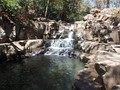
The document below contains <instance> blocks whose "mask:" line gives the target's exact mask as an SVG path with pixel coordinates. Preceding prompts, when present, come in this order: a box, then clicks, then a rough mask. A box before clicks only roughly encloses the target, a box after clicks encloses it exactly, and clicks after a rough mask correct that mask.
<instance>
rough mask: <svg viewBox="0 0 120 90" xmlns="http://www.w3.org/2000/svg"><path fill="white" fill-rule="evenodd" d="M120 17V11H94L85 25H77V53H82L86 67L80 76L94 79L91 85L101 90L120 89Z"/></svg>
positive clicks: (83, 22)
mask: <svg viewBox="0 0 120 90" xmlns="http://www.w3.org/2000/svg"><path fill="white" fill-rule="evenodd" d="M115 14H116V16H115ZM119 15H120V8H116V9H107V8H106V9H103V10H99V9H91V11H90V14H88V15H86V16H85V17H84V20H83V21H77V22H75V26H76V28H75V30H76V37H75V38H76V39H77V40H78V42H77V49H79V50H80V51H81V53H80V59H81V60H82V61H83V62H85V63H86V64H85V69H84V70H82V71H80V72H79V74H83V76H84V78H86V77H91V80H90V81H93V82H94V83H95V84H94V85H95V87H96V88H99V90H104V89H105V90H119V89H120V70H119V67H120V59H119V58H120V47H119V46H120V45H119V44H120V33H119V32H120V17H119ZM85 73H87V75H86V74H85ZM86 79H87V80H88V79H89V78H86ZM101 85H102V86H101Z"/></svg>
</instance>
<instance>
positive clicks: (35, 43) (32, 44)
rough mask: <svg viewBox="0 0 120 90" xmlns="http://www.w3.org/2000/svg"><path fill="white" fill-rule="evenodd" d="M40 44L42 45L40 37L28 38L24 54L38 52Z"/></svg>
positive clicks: (28, 54) (29, 54)
mask: <svg viewBox="0 0 120 90" xmlns="http://www.w3.org/2000/svg"><path fill="white" fill-rule="evenodd" d="M42 46H43V40H42V39H35V40H28V41H27V42H26V44H25V47H24V49H25V51H26V56H32V55H35V54H39V53H40V51H41V47H42Z"/></svg>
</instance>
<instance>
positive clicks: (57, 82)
mask: <svg viewBox="0 0 120 90" xmlns="http://www.w3.org/2000/svg"><path fill="white" fill-rule="evenodd" d="M82 68H83V64H82V63H81V62H80V61H79V60H78V59H73V58H68V57H58V56H41V55H40V56H35V57H32V58H28V59H24V60H23V61H21V62H14V63H13V62H8V63H4V64H1V65H0V90H71V85H72V83H73V81H74V77H75V75H76V74H77V71H79V70H80V69H82Z"/></svg>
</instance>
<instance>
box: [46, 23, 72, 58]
mask: <svg viewBox="0 0 120 90" xmlns="http://www.w3.org/2000/svg"><path fill="white" fill-rule="evenodd" d="M72 27H73V25H71V27H70V28H69V32H68V37H67V38H65V39H55V40H51V42H50V47H48V48H47V50H46V53H45V54H44V55H59V56H70V55H71V54H72V52H73V49H74V45H73V42H74V39H73V35H74V32H73V31H72V30H73V28H72Z"/></svg>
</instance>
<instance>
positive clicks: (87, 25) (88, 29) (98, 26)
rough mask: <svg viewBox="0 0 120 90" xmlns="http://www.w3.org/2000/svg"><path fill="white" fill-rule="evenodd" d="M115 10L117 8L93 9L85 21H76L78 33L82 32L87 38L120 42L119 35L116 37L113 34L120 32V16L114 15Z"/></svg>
mask: <svg viewBox="0 0 120 90" xmlns="http://www.w3.org/2000/svg"><path fill="white" fill-rule="evenodd" d="M113 10H116V9H103V10H99V9H92V10H91V11H90V14H88V15H86V16H85V17H84V21H77V22H75V29H76V30H77V31H76V33H77V34H78V33H82V36H83V37H82V38H84V39H85V40H91V41H99V42H105V43H106V42H111V41H114V42H115V43H120V40H119V35H118V37H116V38H115V35H114V34H113V33H114V32H116V33H118V34H119V32H118V31H119V23H120V21H118V20H119V18H118V17H117V16H114V15H113V13H114V12H113ZM78 37H79V36H78Z"/></svg>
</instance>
